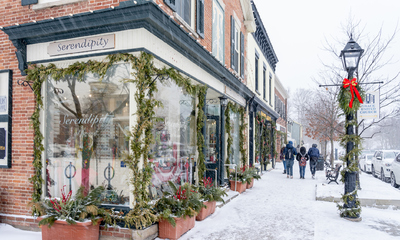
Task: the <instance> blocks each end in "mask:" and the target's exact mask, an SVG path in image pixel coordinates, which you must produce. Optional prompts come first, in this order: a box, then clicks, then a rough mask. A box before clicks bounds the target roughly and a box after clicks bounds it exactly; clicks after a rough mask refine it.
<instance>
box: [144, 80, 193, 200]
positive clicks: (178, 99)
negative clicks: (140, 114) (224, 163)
mask: <svg viewBox="0 0 400 240" xmlns="http://www.w3.org/2000/svg"><path fill="white" fill-rule="evenodd" d="M158 89H159V91H158V92H157V93H156V95H155V98H156V99H157V100H160V101H161V102H162V104H163V107H159V108H157V109H156V117H157V120H156V123H155V126H154V129H153V135H154V144H153V145H152V146H151V154H152V159H151V160H150V161H151V162H153V163H154V173H153V178H152V186H151V191H150V192H151V193H152V195H153V197H154V198H156V197H157V195H158V196H160V195H161V191H164V190H165V189H164V188H168V184H167V182H168V181H172V182H175V183H177V184H182V183H184V182H190V181H191V178H192V164H193V162H192V158H193V157H194V153H195V150H196V131H195V129H196V116H195V99H194V98H193V97H192V96H190V95H187V94H185V93H184V91H183V90H182V89H181V88H180V87H178V86H177V85H176V84H174V83H172V82H164V83H158Z"/></svg>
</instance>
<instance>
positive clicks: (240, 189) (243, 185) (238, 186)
mask: <svg viewBox="0 0 400 240" xmlns="http://www.w3.org/2000/svg"><path fill="white" fill-rule="evenodd" d="M229 182H230V183H231V190H232V191H235V182H236V181H233V180H229ZM246 187H247V183H246V182H245V183H242V182H240V181H238V182H236V191H237V192H239V193H242V192H244V191H246Z"/></svg>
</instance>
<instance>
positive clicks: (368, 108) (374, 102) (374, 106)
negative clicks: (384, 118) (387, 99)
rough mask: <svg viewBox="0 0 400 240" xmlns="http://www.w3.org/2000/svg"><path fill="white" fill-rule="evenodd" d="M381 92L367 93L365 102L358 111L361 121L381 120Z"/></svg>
mask: <svg viewBox="0 0 400 240" xmlns="http://www.w3.org/2000/svg"><path fill="white" fill-rule="evenodd" d="M379 107H380V106H379V91H375V92H367V93H366V94H365V101H364V103H363V104H361V106H360V109H359V110H358V111H357V114H358V118H359V119H379V118H380V116H379Z"/></svg>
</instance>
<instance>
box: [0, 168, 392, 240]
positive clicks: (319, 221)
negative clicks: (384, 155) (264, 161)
mask: <svg viewBox="0 0 400 240" xmlns="http://www.w3.org/2000/svg"><path fill="white" fill-rule="evenodd" d="M308 167H309V166H307V168H306V174H305V179H300V178H299V176H300V175H299V170H298V164H297V162H296V164H295V165H294V174H293V179H288V178H286V175H285V174H282V171H283V169H282V164H281V163H278V164H277V167H276V169H274V170H272V171H270V172H264V175H263V176H262V178H261V180H259V181H256V182H255V183H254V187H253V188H252V189H248V190H246V192H244V193H242V194H240V195H239V196H237V197H236V198H234V199H232V200H231V201H230V202H228V203H227V204H225V205H224V206H223V207H222V208H217V209H216V211H215V213H214V214H213V215H211V216H210V217H208V218H206V219H205V220H204V221H202V222H198V221H196V225H195V227H194V228H193V229H192V230H190V231H189V232H187V233H186V234H184V235H183V236H182V237H181V238H180V239H182V240H205V239H207V240H208V239H210V240H219V239H220V240H232V239H237V240H242V239H243V240H249V239H251V240H252V239H257V240H258V239H271V240H274V239H277V240H278V239H279V240H285V239H288V240H294V239H299V240H300V239H301V240H306V239H315V240H329V239H332V240H334V239H335V240H338V239H354V240H365V239H385V240H391V239H393V240H394V239H399V238H400V210H394V209H393V208H391V207H389V209H379V208H373V207H363V208H362V213H361V217H362V221H361V222H351V221H348V220H345V219H342V218H340V217H339V213H338V211H337V207H336V204H335V203H332V202H323V201H316V200H315V199H316V186H317V185H318V186H323V187H324V188H326V189H325V191H322V192H321V193H320V194H322V195H323V194H330V193H331V192H335V191H336V193H334V194H336V195H337V191H341V190H343V185H336V184H335V183H331V184H329V185H327V184H326V183H327V180H326V179H325V176H324V172H323V171H317V173H316V175H317V178H316V179H315V180H314V179H311V174H310V171H309V168H308ZM360 178H361V183H362V186H364V187H363V190H362V191H360V194H359V195H360V196H363V195H366V197H367V198H370V196H371V195H374V192H375V195H384V196H383V197H385V198H392V199H398V198H399V194H400V190H399V189H395V188H393V187H391V186H390V185H389V184H387V183H383V182H382V181H380V180H379V179H377V178H374V177H372V176H371V175H370V174H365V173H362V174H361V176H360ZM367 186H373V188H370V189H368V188H367ZM375 188H376V191H374V192H372V191H371V189H375ZM365 191H367V192H365ZM324 192H325V193H324ZM232 194H233V192H230V193H229V195H232ZM28 236H29V237H28ZM0 239H2V240H3V239H4V240H8V239H12V240H36V239H41V233H36V232H28V231H22V230H19V229H13V228H12V227H11V226H9V225H5V224H0ZM157 239H159V238H157Z"/></svg>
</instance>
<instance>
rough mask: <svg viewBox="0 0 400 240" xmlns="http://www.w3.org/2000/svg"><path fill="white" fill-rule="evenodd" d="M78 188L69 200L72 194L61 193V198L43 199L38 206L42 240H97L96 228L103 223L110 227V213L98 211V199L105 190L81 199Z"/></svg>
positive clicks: (82, 192) (99, 209) (80, 191)
mask: <svg viewBox="0 0 400 240" xmlns="http://www.w3.org/2000/svg"><path fill="white" fill-rule="evenodd" d="M84 190H85V188H84V187H80V188H79V189H78V191H77V193H76V195H75V197H71V195H72V191H69V193H68V194H66V192H65V186H64V187H63V188H62V189H61V195H62V198H61V199H58V198H53V199H51V198H50V199H45V200H44V201H42V202H41V203H39V205H37V207H38V209H39V211H40V213H41V215H42V216H41V217H40V222H39V226H41V228H42V239H43V240H45V239H49V240H50V239H59V238H60V236H63V238H64V239H85V240H86V239H93V240H94V239H96V240H97V239H99V225H100V222H101V221H102V220H105V222H106V223H108V224H112V223H113V218H112V215H113V211H112V210H106V209H103V208H99V205H100V200H99V199H100V195H101V193H102V192H103V191H104V187H102V186H100V187H97V188H95V189H93V190H92V191H90V192H89V193H88V194H87V196H85V195H84Z"/></svg>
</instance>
